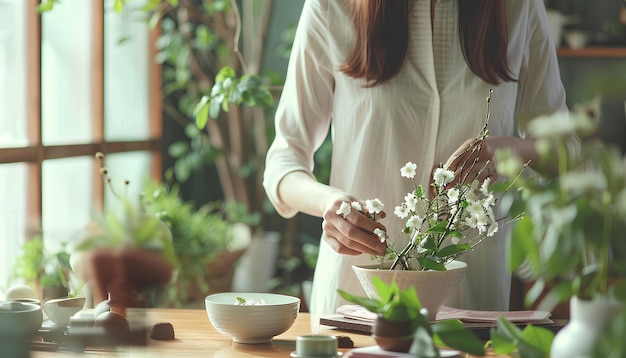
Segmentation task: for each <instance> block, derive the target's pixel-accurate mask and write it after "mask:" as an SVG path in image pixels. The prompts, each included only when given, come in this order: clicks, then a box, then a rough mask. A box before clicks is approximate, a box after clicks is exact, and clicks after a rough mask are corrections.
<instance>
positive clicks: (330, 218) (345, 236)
mask: <svg viewBox="0 0 626 358" xmlns="http://www.w3.org/2000/svg"><path fill="white" fill-rule="evenodd" d="M339 207H340V204H337V203H336V204H335V205H333V207H331V208H329V209H327V210H326V211H325V212H324V215H323V219H324V221H323V222H322V229H323V230H324V236H323V239H324V240H325V241H326V242H327V243H328V244H329V245H330V246H331V248H333V249H334V250H335V251H337V252H338V253H340V254H345V255H359V254H363V253H364V254H369V255H384V253H385V250H386V248H387V246H386V243H384V242H381V240H380V237H379V236H378V235H377V234H375V233H374V231H375V230H376V229H380V230H383V231H386V228H385V227H384V225H382V224H381V223H379V222H376V221H374V220H372V219H370V218H369V217H367V216H366V215H364V214H363V213H361V212H359V211H358V210H356V209H352V210H350V211H349V213H347V214H341V213H340V214H338V213H337V211H338V210H339ZM344 213H345V212H344ZM381 214H382V216H381V217H384V213H381ZM378 215H380V214H378ZM344 216H345V217H344Z"/></svg>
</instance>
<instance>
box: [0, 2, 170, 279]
mask: <svg viewBox="0 0 626 358" xmlns="http://www.w3.org/2000/svg"><path fill="white" fill-rule="evenodd" d="M38 3H39V0H0V291H6V288H7V286H8V285H9V284H11V276H12V272H11V271H12V267H13V265H14V262H15V257H16V256H17V255H16V254H17V252H19V248H20V247H21V245H22V244H23V243H24V242H25V241H26V240H29V239H30V238H32V237H33V236H34V235H36V234H38V233H41V235H42V237H43V239H44V243H45V247H46V250H48V251H50V252H54V251H56V250H57V249H58V248H59V247H60V245H61V244H62V243H63V242H66V241H68V240H69V239H71V237H72V236H73V235H77V233H78V232H79V231H80V230H81V229H83V228H84V227H85V226H86V224H87V223H88V222H89V220H90V219H91V215H92V213H93V210H94V209H96V210H101V209H102V207H103V206H107V207H109V206H110V205H111V204H110V203H108V200H107V199H108V195H107V194H105V190H104V188H103V185H102V181H101V178H100V175H99V172H98V170H99V165H98V163H97V162H96V161H95V159H94V154H95V153H96V152H98V151H101V152H103V153H105V154H106V160H107V162H106V165H107V166H109V167H110V168H111V176H112V177H113V180H115V178H116V177H117V178H119V180H120V183H122V185H123V181H124V180H130V182H131V186H130V188H129V194H130V195H136V194H138V192H139V190H140V187H139V185H140V183H141V182H142V180H143V179H144V178H145V176H147V175H151V176H153V177H159V176H160V170H161V168H160V163H161V156H160V141H161V113H160V111H161V107H160V88H159V87H160V82H159V81H160V78H159V76H160V69H159V67H158V66H157V65H155V64H154V61H153V60H152V58H153V56H154V51H153V48H154V46H153V42H154V39H155V36H156V35H155V34H153V33H151V32H150V30H149V28H148V25H147V23H146V22H145V21H143V19H141V18H136V17H135V15H134V14H132V13H124V14H117V13H115V12H113V10H112V6H113V0H62V1H61V2H60V3H58V4H56V5H55V7H54V9H53V10H52V11H51V12H47V13H45V14H43V15H39V14H37V13H36V11H35V8H36V6H37V4H38ZM143 3H144V1H143V0H132V1H130V2H129V4H128V6H126V8H127V9H128V10H129V9H130V8H132V7H133V6H139V5H142V4H143Z"/></svg>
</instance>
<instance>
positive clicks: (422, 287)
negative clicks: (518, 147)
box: [337, 93, 523, 320]
mask: <svg viewBox="0 0 626 358" xmlns="http://www.w3.org/2000/svg"><path fill="white" fill-rule="evenodd" d="M490 94H491V93H490ZM490 98H491V97H490V96H489V97H487V111H486V112H487V114H486V119H485V125H484V127H483V129H482V131H481V132H480V133H479V134H478V136H477V137H476V138H475V140H474V141H473V143H471V144H470V145H469V146H468V148H467V149H466V151H467V152H468V153H469V155H467V158H465V159H464V160H465V162H463V163H459V164H458V166H459V168H460V169H459V170H460V172H462V173H468V172H471V173H475V174H472V175H471V176H470V175H469V174H466V175H464V176H463V177H460V178H455V174H454V172H453V171H452V170H450V169H449V168H448V166H447V165H444V166H442V167H439V168H436V169H435V170H434V173H433V180H432V183H431V184H430V188H429V189H426V188H424V187H423V186H422V185H419V184H418V183H416V182H414V187H415V189H414V190H413V191H411V192H409V193H407V194H406V196H405V197H404V202H402V203H401V204H400V205H398V206H396V207H395V209H394V214H395V215H396V216H398V217H399V218H401V219H404V220H405V225H404V227H403V228H402V232H401V234H400V237H398V239H397V241H395V242H392V241H391V240H390V239H389V238H388V237H387V234H386V232H384V231H382V230H379V229H376V231H375V233H376V234H377V235H378V236H379V238H380V240H381V242H386V243H387V253H386V255H385V257H381V258H378V259H379V260H380V262H379V264H378V265H370V266H366V267H357V266H355V267H353V269H354V271H355V273H356V274H357V277H358V278H359V282H360V283H361V286H363V288H364V290H365V292H366V293H367V294H368V295H369V296H370V297H373V296H374V290H373V284H372V276H377V277H385V282H386V283H387V284H389V283H390V281H391V278H392V277H393V278H395V280H396V281H397V282H398V284H399V285H400V286H401V288H405V287H407V286H408V285H412V286H415V287H416V289H417V293H418V295H419V296H420V298H421V299H422V302H423V303H424V304H425V306H426V307H427V308H428V310H429V313H430V318H431V319H432V320H434V319H435V317H436V314H437V311H438V310H439V307H440V306H441V305H442V304H443V303H444V302H445V301H446V300H447V299H448V298H449V296H450V295H451V294H452V293H453V292H454V289H455V288H456V287H458V283H460V281H461V280H462V278H463V275H464V272H465V269H466V267H467V266H466V264H465V263H463V262H458V261H456V259H458V258H459V257H460V256H462V255H463V254H464V253H466V252H467V251H469V250H472V249H473V248H474V247H475V246H476V245H479V244H480V243H481V242H482V241H483V240H484V239H487V238H489V237H491V236H493V235H494V234H495V233H496V232H497V231H498V228H499V222H500V221H501V220H503V219H506V218H501V219H499V218H496V216H495V214H494V206H495V205H496V202H497V198H496V196H495V195H494V193H493V191H492V190H493V189H492V187H493V186H494V185H500V184H498V183H495V184H492V183H491V179H490V177H489V176H486V179H482V180H481V181H479V180H478V178H479V177H481V178H484V177H485V175H484V173H486V172H487V171H488V170H489V163H487V164H485V165H484V166H482V167H479V168H474V167H475V166H476V165H477V164H476V163H477V161H475V160H474V158H476V156H477V155H478V153H479V152H480V151H481V148H482V144H483V140H484V138H486V137H487V136H488V134H489V133H488V130H487V123H488V119H489V117H490V113H489V101H490ZM416 167H417V165H416V164H414V163H412V162H409V163H406V165H405V166H404V167H402V168H401V169H400V174H401V176H402V177H404V178H407V179H410V180H414V176H415V174H416ZM522 170H523V169H520V172H521V171H522ZM517 175H519V173H518V174H517ZM383 207H384V204H383V203H382V202H380V201H379V200H378V199H370V200H366V201H365V205H364V207H363V206H362V205H361V204H360V203H358V202H353V203H346V202H344V203H342V205H341V206H340V208H339V210H337V214H338V215H344V217H345V215H347V214H348V213H350V211H351V210H353V209H354V210H358V211H360V212H362V213H363V214H365V215H368V216H370V217H371V218H372V219H373V220H377V219H378V217H377V215H378V214H379V213H380V212H381V211H382V209H383ZM400 239H402V240H400ZM399 242H406V244H404V245H401V247H400V248H399V249H397V248H396V246H397V245H398V243H399ZM395 270H398V271H399V272H396V271H395ZM385 271H387V272H385ZM433 285H437V287H438V289H433Z"/></svg>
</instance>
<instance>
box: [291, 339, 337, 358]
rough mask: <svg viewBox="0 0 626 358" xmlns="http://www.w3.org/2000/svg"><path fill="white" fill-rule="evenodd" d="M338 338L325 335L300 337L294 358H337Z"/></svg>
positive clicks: (297, 340)
mask: <svg viewBox="0 0 626 358" xmlns="http://www.w3.org/2000/svg"><path fill="white" fill-rule="evenodd" d="M337 348H338V343H337V337H335V336H324V335H306V336H298V338H297V339H296V351H295V352H294V353H295V354H292V356H293V357H325V358H326V357H328V358H330V357H333V358H334V357H337V356H338V355H337Z"/></svg>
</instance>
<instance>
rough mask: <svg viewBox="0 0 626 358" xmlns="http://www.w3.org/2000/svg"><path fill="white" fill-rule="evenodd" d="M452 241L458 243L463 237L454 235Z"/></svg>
mask: <svg viewBox="0 0 626 358" xmlns="http://www.w3.org/2000/svg"><path fill="white" fill-rule="evenodd" d="M450 241H451V242H452V244H453V245H458V244H459V242H460V241H461V238H460V237H458V236H453V237H452V238H451V239H450Z"/></svg>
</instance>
